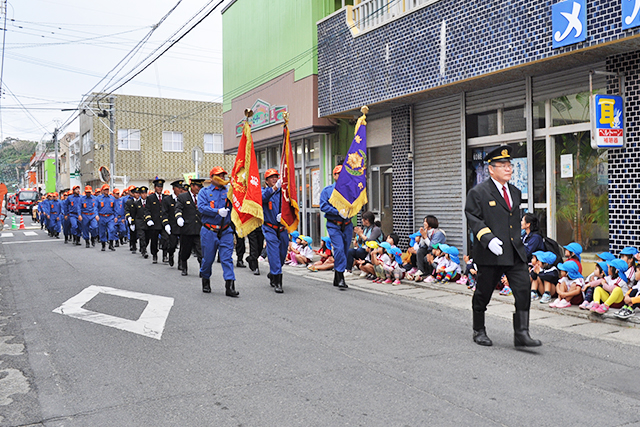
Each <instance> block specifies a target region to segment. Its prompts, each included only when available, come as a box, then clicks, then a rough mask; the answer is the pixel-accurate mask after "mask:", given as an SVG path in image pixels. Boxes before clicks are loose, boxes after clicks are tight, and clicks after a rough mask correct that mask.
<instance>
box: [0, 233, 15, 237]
mask: <svg viewBox="0 0 640 427" xmlns="http://www.w3.org/2000/svg"><path fill="white" fill-rule="evenodd" d="M0 237H13V233H2V235H0Z"/></svg>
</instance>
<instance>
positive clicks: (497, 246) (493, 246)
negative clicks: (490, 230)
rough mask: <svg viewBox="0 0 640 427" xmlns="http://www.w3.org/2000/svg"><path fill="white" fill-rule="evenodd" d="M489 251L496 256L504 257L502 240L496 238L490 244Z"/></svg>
mask: <svg viewBox="0 0 640 427" xmlns="http://www.w3.org/2000/svg"><path fill="white" fill-rule="evenodd" d="M489 250H490V251H491V252H493V253H494V254H495V255H496V256H500V255H502V240H500V239H498V238H497V237H494V238H493V239H491V241H490V242H489Z"/></svg>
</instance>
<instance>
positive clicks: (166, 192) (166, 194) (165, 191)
mask: <svg viewBox="0 0 640 427" xmlns="http://www.w3.org/2000/svg"><path fill="white" fill-rule="evenodd" d="M162 194H164V195H165V196H170V195H171V192H170V191H169V190H164V191H163V192H162Z"/></svg>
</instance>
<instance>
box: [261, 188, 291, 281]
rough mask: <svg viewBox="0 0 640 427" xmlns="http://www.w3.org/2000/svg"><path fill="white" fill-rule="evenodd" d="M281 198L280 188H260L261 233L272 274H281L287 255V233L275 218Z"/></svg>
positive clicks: (278, 211) (278, 212)
mask: <svg viewBox="0 0 640 427" xmlns="http://www.w3.org/2000/svg"><path fill="white" fill-rule="evenodd" d="M281 200H282V190H280V189H275V190H274V189H273V188H271V187H265V188H263V189H262V211H263V213H264V224H263V225H262V233H263V234H264V239H265V240H266V242H267V259H268V260H269V273H271V275H272V276H273V275H280V274H282V265H283V264H284V260H285V258H286V256H287V248H288V246H289V233H288V232H287V231H286V230H285V228H284V226H283V225H282V224H280V222H279V221H278V219H277V216H278V215H279V214H280V203H281Z"/></svg>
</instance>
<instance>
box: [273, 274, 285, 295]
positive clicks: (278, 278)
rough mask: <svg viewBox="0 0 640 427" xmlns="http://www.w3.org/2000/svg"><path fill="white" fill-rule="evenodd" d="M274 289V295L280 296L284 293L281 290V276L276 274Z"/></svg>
mask: <svg viewBox="0 0 640 427" xmlns="http://www.w3.org/2000/svg"><path fill="white" fill-rule="evenodd" d="M274 288H275V291H276V294H281V293H283V292H284V291H283V290H282V274H276V277H275V286H274Z"/></svg>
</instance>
